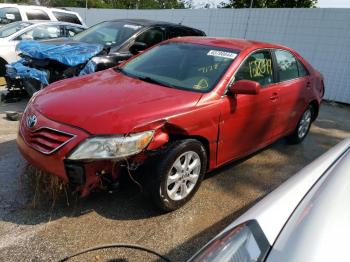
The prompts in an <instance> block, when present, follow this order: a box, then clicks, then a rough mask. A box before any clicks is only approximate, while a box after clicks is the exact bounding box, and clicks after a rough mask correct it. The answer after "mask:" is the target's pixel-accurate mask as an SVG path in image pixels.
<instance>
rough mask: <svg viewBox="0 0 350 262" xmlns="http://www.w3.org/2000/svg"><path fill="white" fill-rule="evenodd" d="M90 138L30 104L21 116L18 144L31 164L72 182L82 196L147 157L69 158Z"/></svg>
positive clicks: (105, 185) (107, 182)
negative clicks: (44, 114) (45, 114)
mask: <svg viewBox="0 0 350 262" xmlns="http://www.w3.org/2000/svg"><path fill="white" fill-rule="evenodd" d="M34 122H35V123H34ZM33 123H34V124H33ZM89 137H90V134H88V133H87V132H85V131H83V130H81V129H77V128H74V127H71V126H68V125H65V124H61V123H57V122H55V121H52V120H50V119H48V118H46V117H44V116H43V115H42V114H41V113H40V112H38V111H37V110H35V109H34V108H33V107H29V108H27V109H26V111H25V113H24V114H23V117H22V119H21V123H20V128H19V134H18V136H17V145H18V147H19V150H20V152H21V153H22V155H23V156H24V158H25V159H26V160H27V161H28V162H29V163H31V164H32V165H33V166H35V167H37V168H39V169H41V170H43V171H45V172H47V173H50V174H52V175H55V176H58V177H59V178H61V179H62V180H63V181H64V182H66V183H69V184H70V186H71V187H72V188H73V189H74V190H76V191H79V192H80V195H81V196H82V197H84V196H87V195H88V194H89V193H90V191H91V190H93V189H96V188H99V187H102V188H106V187H108V185H109V184H113V183H115V182H116V181H118V180H119V179H120V175H121V173H122V172H123V170H125V167H128V168H130V169H135V168H136V167H138V166H140V165H141V164H142V163H143V161H144V160H145V159H146V155H145V154H144V153H143V152H142V153H140V154H137V155H135V156H132V157H129V158H128V159H126V158H124V159H119V160H113V159H111V160H103V159H101V160H94V161H92V160H91V161H89V160H84V161H83V160H70V159H68V158H67V156H68V155H70V153H71V152H72V151H74V149H75V148H76V147H77V146H78V145H79V144H81V143H82V142H83V141H84V140H86V139H87V138H89Z"/></svg>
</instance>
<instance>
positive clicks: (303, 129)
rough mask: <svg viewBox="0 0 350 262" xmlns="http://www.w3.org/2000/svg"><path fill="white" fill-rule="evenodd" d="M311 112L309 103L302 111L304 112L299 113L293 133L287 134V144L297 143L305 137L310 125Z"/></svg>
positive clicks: (311, 108)
mask: <svg viewBox="0 0 350 262" xmlns="http://www.w3.org/2000/svg"><path fill="white" fill-rule="evenodd" d="M313 114H314V110H313V107H312V106H311V105H309V106H308V107H307V108H306V110H305V111H304V113H303V114H302V115H301V117H300V119H299V121H298V124H297V126H296V128H295V129H294V131H293V133H292V134H291V135H289V136H287V142H288V143H289V144H299V143H301V142H302V141H303V140H304V139H305V137H306V136H307V134H308V133H309V130H310V127H311V123H312V119H313Z"/></svg>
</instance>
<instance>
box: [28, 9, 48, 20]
mask: <svg viewBox="0 0 350 262" xmlns="http://www.w3.org/2000/svg"><path fill="white" fill-rule="evenodd" d="M26 15H27V18H28V20H50V17H49V15H48V14H47V13H46V12H45V11H43V10H40V9H30V10H28V11H26Z"/></svg>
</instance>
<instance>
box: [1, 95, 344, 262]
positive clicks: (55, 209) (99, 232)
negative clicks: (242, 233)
mask: <svg viewBox="0 0 350 262" xmlns="http://www.w3.org/2000/svg"><path fill="white" fill-rule="evenodd" d="M25 103H26V101H23V102H18V103H14V104H0V261H57V260H58V259H59V258H61V257H63V256H65V255H68V254H71V253H73V252H76V251H78V250H81V249H84V248H88V247H91V246H96V245H101V244H107V243H115V242H124V243H134V244H139V245H144V246H146V247H149V248H152V249H154V250H157V251H159V252H160V253H161V254H164V255H166V256H168V257H169V258H171V259H172V260H174V261H184V260H186V259H188V258H189V257H190V256H191V255H192V254H193V253H195V252H196V250H198V249H199V248H200V247H201V246H202V245H203V244H205V243H206V242H207V241H208V240H209V239H210V238H212V237H213V236H215V235H216V234H217V233H218V232H219V231H220V230H221V229H223V228H224V227H225V226H226V225H228V224H229V223H230V222H231V221H232V220H233V219H235V218H236V217H237V216H238V215H240V214H241V213H242V212H243V211H244V210H246V209H247V208H248V207H250V206H251V205H252V204H254V203H255V202H256V201H257V200H258V199H260V198H261V197H263V196H264V195H266V194H267V193H269V192H270V191H272V190H273V189H274V188H276V187H277V186H278V185H280V184H281V183H282V182H283V181H285V180H286V179H288V178H289V177H291V176H292V175H293V174H295V173H296V172H297V171H298V170H300V169H301V168H302V167H304V166H305V165H307V164H308V163H310V162H311V161H312V160H314V159H315V158H316V157H318V156H319V155H321V154H322V153H324V152H325V151H326V150H327V149H329V148H330V147H332V146H333V145H335V144H337V143H338V142H339V141H341V140H342V139H343V138H345V137H348V136H350V107H349V106H345V105H338V104H329V103H324V104H323V105H322V109H321V112H320V115H319V118H318V120H317V121H316V122H315V123H314V124H313V126H312V129H311V132H310V134H309V136H308V137H307V138H306V139H305V141H304V142H303V143H302V144H301V145H295V146H290V145H287V144H286V143H285V141H284V140H283V139H281V140H280V141H277V142H276V143H274V144H273V145H271V146H269V147H268V148H265V149H264V150H261V151H259V152H258V153H256V154H254V155H252V156H250V157H247V158H246V159H244V160H241V161H238V162H235V163H232V164H230V165H227V166H225V167H223V168H220V169H219V170H216V171H215V172H213V173H210V174H208V175H207V178H206V179H205V181H204V182H203V184H202V185H201V188H200V189H199V191H198V193H197V194H196V196H195V197H194V199H193V200H192V201H191V202H190V203H189V204H187V205H186V206H185V207H183V208H181V209H180V210H177V211H175V212H172V213H168V214H159V213H158V212H157V211H156V210H155V209H154V208H153V206H152V204H150V202H149V201H148V199H147V198H145V197H144V196H143V195H142V194H141V193H139V192H138V189H137V187H134V186H132V185H129V186H126V187H124V188H122V189H121V191H120V192H118V193H114V194H107V193H94V194H92V195H91V196H90V197H89V198H87V199H84V200H70V202H69V203H70V205H69V206H67V204H66V201H64V200H62V201H57V202H56V203H55V205H42V206H40V207H36V208H33V206H32V205H30V203H31V200H32V197H33V191H32V190H30V189H29V188H28V186H27V185H26V183H27V182H26V179H25V178H23V176H22V174H23V172H24V170H25V168H26V165H25V162H24V160H23V159H22V158H21V156H20V154H19V152H18V150H17V148H16V143H15V137H16V132H17V126H18V122H16V121H8V120H6V119H5V114H4V112H5V111H8V110H23V109H24V107H25ZM112 257H118V258H127V260H118V261H154V260H156V258H155V257H154V256H151V255H147V254H145V253H141V252H136V251H132V252H131V251H127V250H121V249H119V250H116V249H114V250H108V252H107V251H103V252H93V253H91V254H89V255H85V256H81V257H79V258H77V259H76V260H71V261H80V260H84V259H85V260H89V261H103V260H104V259H106V258H112Z"/></svg>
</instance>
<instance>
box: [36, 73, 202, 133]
mask: <svg viewBox="0 0 350 262" xmlns="http://www.w3.org/2000/svg"><path fill="white" fill-rule="evenodd" d="M201 96H202V94H201V93H197V92H191V91H185V90H179V89H173V88H168V87H164V86H160V85H156V84H150V83H146V82H144V81H141V80H138V79H134V78H130V77H128V76H125V75H123V74H121V73H117V72H116V71H115V70H114V69H108V70H105V71H101V72H97V73H94V74H90V75H87V76H83V77H78V78H72V79H68V80H62V81H59V82H56V83H54V84H52V85H50V86H48V87H47V88H45V89H44V90H42V91H41V92H40V93H39V94H38V95H37V96H36V97H35V99H34V102H33V106H34V107H35V109H36V110H38V111H39V112H40V113H42V114H43V115H44V116H46V117H47V118H50V119H52V120H54V121H57V122H61V123H65V124H68V125H72V126H76V127H79V128H82V129H84V130H86V131H88V132H89V133H91V134H126V133H128V132H131V131H132V130H133V129H134V128H140V127H142V126H143V125H147V124H149V123H151V122H153V121H157V120H164V119H167V118H169V117H171V116H174V115H178V114H181V113H183V112H186V111H187V110H189V109H190V108H193V107H195V105H196V104H197V102H198V101H199V99H200V98H201Z"/></svg>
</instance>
